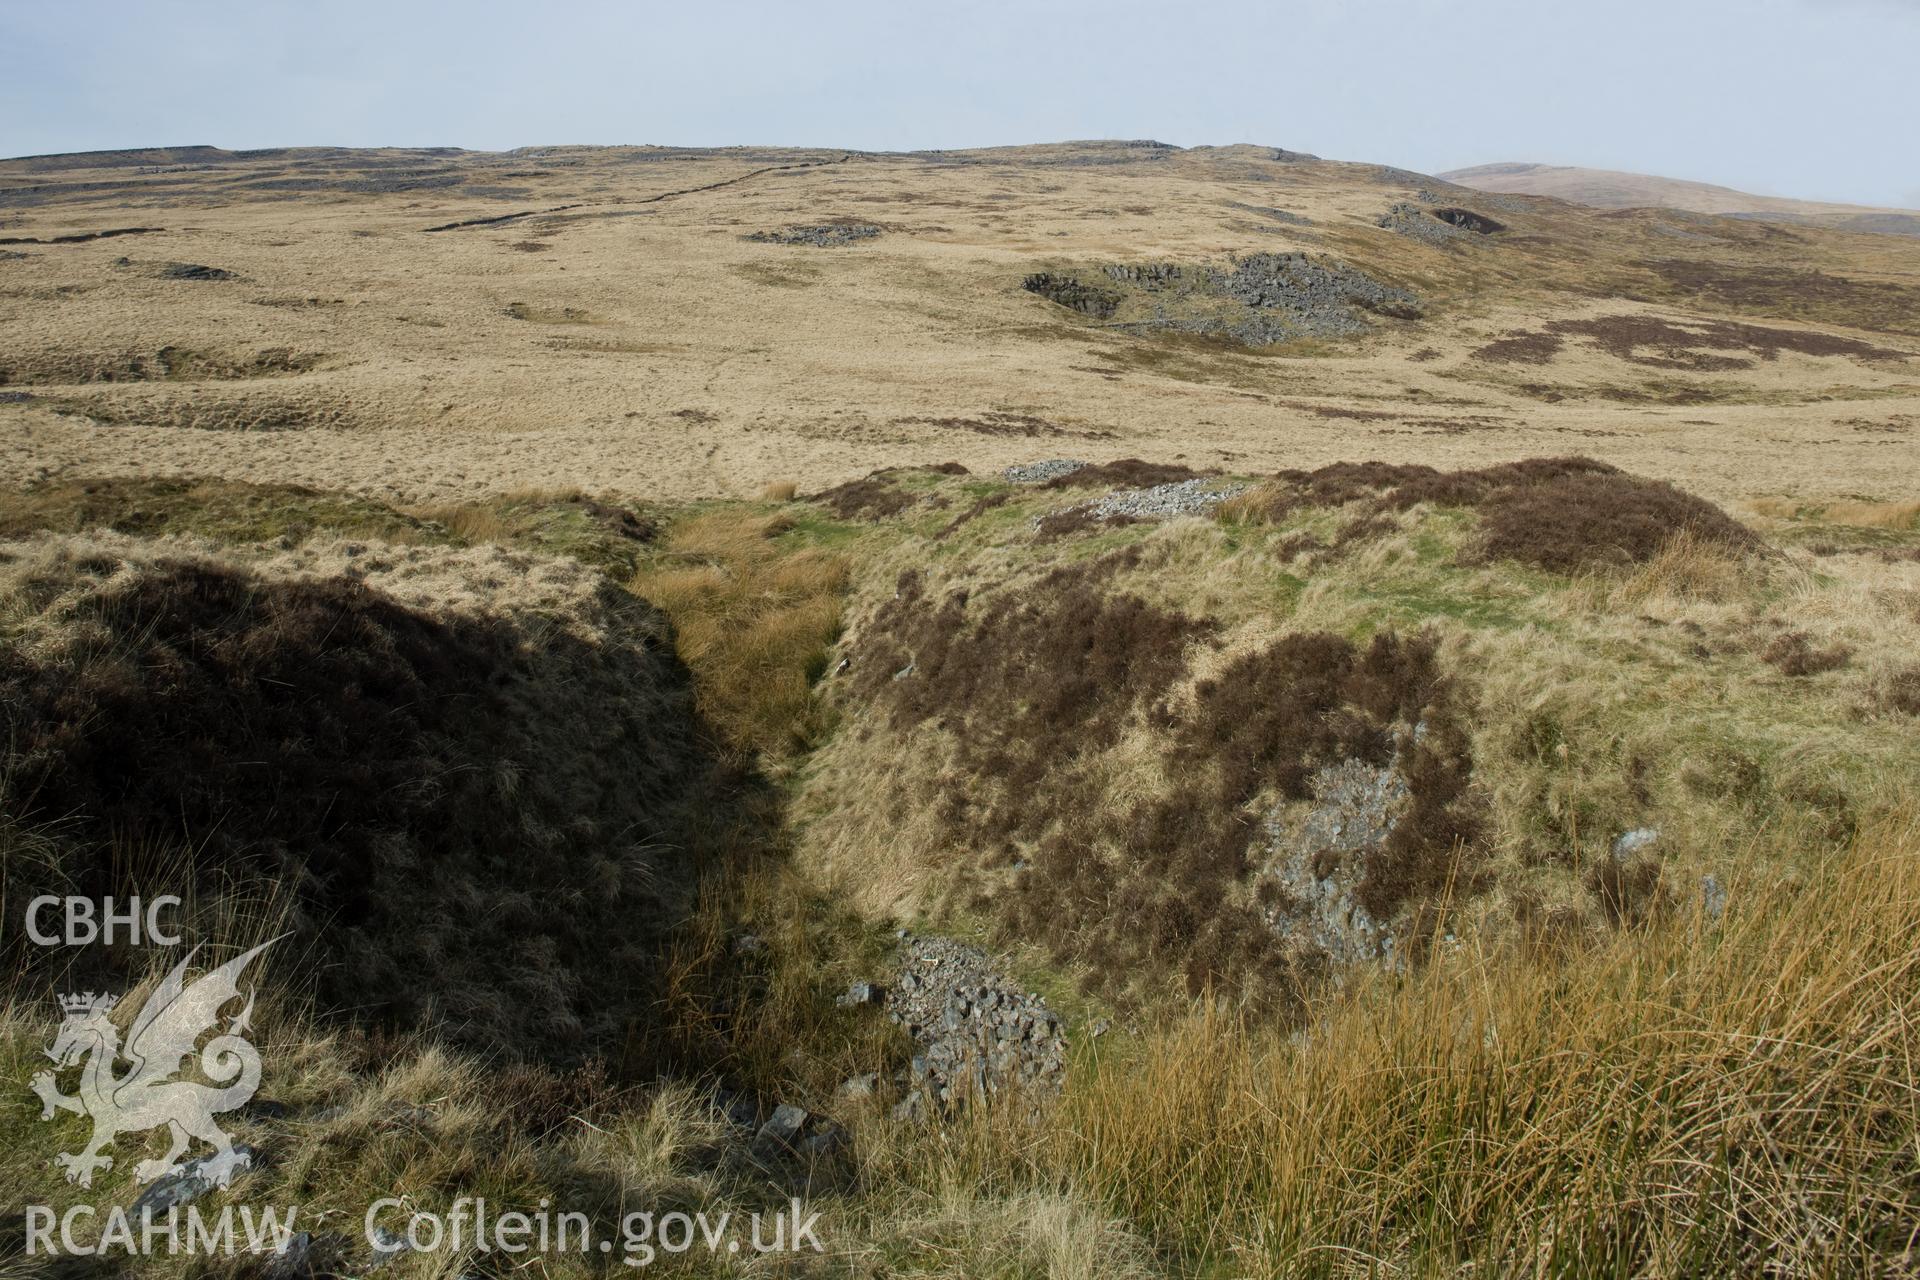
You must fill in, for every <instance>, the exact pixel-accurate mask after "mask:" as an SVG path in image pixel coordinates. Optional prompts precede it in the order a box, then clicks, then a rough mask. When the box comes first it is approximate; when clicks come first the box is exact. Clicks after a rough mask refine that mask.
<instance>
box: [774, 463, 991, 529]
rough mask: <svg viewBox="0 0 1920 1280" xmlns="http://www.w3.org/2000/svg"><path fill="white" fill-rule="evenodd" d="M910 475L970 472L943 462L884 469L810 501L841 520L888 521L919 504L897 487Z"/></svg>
mask: <svg viewBox="0 0 1920 1280" xmlns="http://www.w3.org/2000/svg"><path fill="white" fill-rule="evenodd" d="M910 471H924V472H928V473H931V474H933V475H940V476H964V475H966V474H967V469H966V468H965V467H963V466H961V465H960V464H959V463H957V462H942V463H939V464H937V465H934V466H930V467H882V468H881V469H880V470H878V471H874V472H869V473H868V474H867V475H865V476H863V477H861V478H860V479H858V480H849V481H847V482H846V483H845V484H837V485H835V486H834V487H833V488H831V489H823V490H821V491H820V492H819V493H816V494H813V495H812V496H811V497H809V498H808V499H807V501H809V502H817V503H819V504H820V505H821V506H823V507H826V508H827V509H828V510H830V511H832V512H833V514H834V515H836V516H838V517H839V518H840V519H842V520H885V519H887V518H888V517H890V516H897V515H899V514H900V513H901V512H902V511H905V510H906V509H907V508H908V507H910V506H912V505H913V504H914V503H915V502H917V501H919V495H917V494H914V493H911V492H908V491H907V490H905V489H902V488H900V487H899V486H898V485H897V484H896V483H895V480H896V478H897V477H899V476H902V475H905V474H907V473H908V472H910Z"/></svg>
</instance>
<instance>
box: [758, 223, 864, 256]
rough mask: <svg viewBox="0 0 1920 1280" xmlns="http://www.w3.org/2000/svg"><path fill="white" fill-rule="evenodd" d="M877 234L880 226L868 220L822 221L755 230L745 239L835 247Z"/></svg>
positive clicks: (825, 247)
mask: <svg viewBox="0 0 1920 1280" xmlns="http://www.w3.org/2000/svg"><path fill="white" fill-rule="evenodd" d="M879 234H880V228H879V227H876V226H874V225H873V224H872V223H869V222H858V223H823V224H821V225H818V226H792V227H782V228H781V229H780V230H778V231H755V232H754V233H753V234H751V235H749V236H748V237H747V239H749V240H753V241H756V242H758V243H760V244H808V245H813V246H814V247H815V248H820V249H836V248H839V247H840V246H842V245H849V244H854V243H857V242H858V241H861V240H872V239H874V238H875V237H877V236H878V235H879Z"/></svg>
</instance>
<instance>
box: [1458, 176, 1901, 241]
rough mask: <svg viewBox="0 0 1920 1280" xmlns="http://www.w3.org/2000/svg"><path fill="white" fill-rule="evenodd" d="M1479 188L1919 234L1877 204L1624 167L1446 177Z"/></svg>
mask: <svg viewBox="0 0 1920 1280" xmlns="http://www.w3.org/2000/svg"><path fill="white" fill-rule="evenodd" d="M1439 176H1440V177H1442V178H1445V179H1446V180H1447V181H1448V182H1455V183H1458V184H1459V185H1461V186H1463V187H1472V188H1473V189H1474V190H1475V191H1498V192H1507V193H1511V194H1515V195H1528V196H1552V197H1553V198H1554V199H1556V200H1570V201H1572V202H1573V203H1574V204H1585V205H1592V206H1593V207H1594V208H1597V209H1683V210H1686V211H1688V212H1690V213H1711V214H1718V215H1721V216H1725V217H1730V218H1764V219H1766V220H1768V221H1770V222H1794V223H1804V224H1806V225H1809V226H1816V227H1827V228H1830V229H1832V230H1835V231H1856V232H1877V233H1880V234H1883V235H1903V236H1920V212H1916V211H1914V210H1912V209H1885V208H1880V207H1878V206H1875V205H1861V204H1834V203H1829V202H1826V201H1821V200H1792V199H1786V198H1784V197H1780V196H1757V195H1754V194H1753V193H1752V192H1749V191H1736V190H1734V189H1733V188H1732V187H1719V186H1715V185H1713V184H1712V183H1709V182H1689V181H1687V180H1685V179H1683V178H1660V177H1655V176H1653V175H1651V174H1645V173H1624V172H1622V171H1620V170H1618V169H1587V168H1582V167H1580V166H1579V165H1561V164H1522V163H1503V164H1481V165H1474V166H1472V167H1471V168H1466V169H1450V170H1448V171H1447V172H1445V173H1443V174H1440V175H1439Z"/></svg>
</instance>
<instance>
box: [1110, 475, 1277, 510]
mask: <svg viewBox="0 0 1920 1280" xmlns="http://www.w3.org/2000/svg"><path fill="white" fill-rule="evenodd" d="M1247 487H1248V486H1247V485H1245V484H1242V483H1240V482H1237V481H1232V480H1216V479H1213V478H1210V477H1208V476H1196V477H1194V478H1193V479H1191V480H1180V481H1176V482H1175V483H1173V484H1158V485H1155V486H1154V487H1153V488H1151V489H1123V490H1121V491H1120V492H1118V493H1110V494H1108V495H1107V496H1106V497H1104V498H1101V499H1099V500H1098V501H1095V502H1093V503H1091V504H1089V505H1088V507H1087V510H1088V511H1089V512H1090V513H1091V514H1092V515H1093V516H1094V517H1096V518H1098V519H1105V518H1107V517H1109V516H1126V517H1130V518H1132V519H1135V520H1169V519H1172V518H1173V517H1175V516H1200V515H1206V514H1207V513H1208V512H1210V511H1212V510H1213V509H1214V508H1215V507H1216V506H1218V505H1220V503H1222V502H1224V501H1226V500H1227V499H1228V498H1231V497H1233V496H1234V495H1235V494H1239V493H1245V492H1246V490H1247Z"/></svg>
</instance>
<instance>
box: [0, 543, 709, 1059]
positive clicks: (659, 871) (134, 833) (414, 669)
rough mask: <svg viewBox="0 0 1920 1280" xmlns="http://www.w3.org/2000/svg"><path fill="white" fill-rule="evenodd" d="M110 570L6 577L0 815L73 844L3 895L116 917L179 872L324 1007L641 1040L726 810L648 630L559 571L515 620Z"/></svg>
mask: <svg viewBox="0 0 1920 1280" xmlns="http://www.w3.org/2000/svg"><path fill="white" fill-rule="evenodd" d="M121 545H122V544H118V543H98V544H96V543H84V542H82V543H71V544H68V543H58V542H56V543H49V544H45V545H44V546H42V547H39V548H34V549H30V550H29V551H28V552H27V554H25V555H24V556H19V555H18V554H17V557H16V559H15V560H14V561H13V563H12V564H10V565H9V566H8V567H7V570H6V577H5V579H4V580H0V616H4V617H5V619H6V622H7V624H8V626H9V629H10V630H11V631H13V632H14V634H15V636H16V639H17V643H14V644H10V645H8V646H6V647H5V648H4V649H0V742H4V744H5V748H4V756H3V757H0V778H4V779H5V790H6V808H7V809H8V811H9V812H10V813H11V814H13V815H14V816H16V817H17V818H18V819H19V820H21V821H24V822H51V821H59V822H60V824H61V825H60V832H61V835H62V847H63V853H62V855H61V856H60V857H59V858H58V859H56V860H54V861H53V862H51V863H49V864H47V865H44V866H41V865H38V864H36V866H35V867H34V868H32V869H29V868H26V867H20V868H15V869H14V870H15V872H16V875H15V877H14V882H13V884H12V885H10V886H9V892H10V893H11V892H20V891H23V890H27V889H31V888H35V886H34V885H33V884H31V883H24V882H23V881H30V880H32V879H33V878H34V877H35V876H40V877H42V878H43V883H42V884H41V886H39V889H44V888H46V887H48V886H49V885H51V884H55V883H57V884H60V885H62V886H63V888H62V890H61V891H67V887H70V888H71V890H72V891H77V892H81V893H85V894H89V895H91V896H96V897H97V896H100V895H102V894H108V893H120V892H124V891H125V889H124V884H123V882H122V880H121V877H122V876H123V875H124V874H125V872H124V868H123V866H122V859H123V856H124V851H126V850H128V849H140V848H159V849H189V850H191V857H190V865H191V868H192V871H191V873H190V874H191V880H192V882H191V884H190V885H185V884H183V885H177V886H169V891H170V892H182V893H199V894H203V895H205V896H215V895H218V894H222V893H227V892H233V891H236V887H238V888H239V889H240V890H245V891H250V892H256V893H257V894H258V895H259V896H261V897H265V898H269V899H274V898H288V899H290V900H291V920H290V927H291V929H292V930H293V932H294V933H295V934H296V935H297V937H298V941H297V942H292V943H289V944H288V945H289V946H294V947H296V948H297V950H298V952H301V953H305V954H306V955H308V956H310V957H311V959H312V961H313V962H314V963H315V964H316V967H317V980H316V985H315V992H316V994H317V997H318V999H319V1002H320V1004H321V1006H322V1007H323V1008H325V1009H329V1010H334V1009H337V1010H341V1011H344V1012H347V1013H349V1014H350V1015H352V1016H354V1017H356V1018H359V1019H364V1020H367V1021H370V1022H373V1023H376V1024H385V1025H396V1024H397V1025H401V1026H412V1025H419V1024H439V1025H440V1026H441V1027H442V1029H443V1030H444V1032H445V1034H447V1035H448V1036H450V1037H452V1038H453V1039H455V1040H458V1041H460V1042H463V1043H468V1044H473V1045H476V1046H485V1047H487V1048H489V1049H492V1050H495V1051H506V1052H508V1053H511V1054H526V1055H529V1056H535V1057H542V1056H550V1057H554V1058H560V1059H565V1058H569V1057H575V1056H580V1055H585V1054H588V1053H591V1052H593V1051H595V1050H596V1049H601V1050H606V1049H614V1050H617V1049H618V1048H619V1046H620V1044H621V1037H622V1036H623V1035H626V1034H628V1033H630V1032H631V1030H632V1028H633V1027H635V1026H639V1025H644V1024H645V1023H646V1022H647V1020H648V1019H649V1018H650V1017H651V1016H652V1014H651V1000H652V996H651V994H641V993H642V992H643V990H644V988H645V986H646V985H647V978H646V975H649V974H653V973H655V972H656V971H657V968H658V964H659V960H660V955H659V949H660V948H661V947H662V946H663V945H664V937H665V933H666V930H667V928H668V927H669V926H670V925H671V924H672V922H673V919H674V917H675V914H676V913H677V911H679V910H681V909H682V908H683V905H684V904H676V901H675V895H676V893H678V892H680V890H678V889H677V888H676V887H675V886H676V882H681V881H684V879H685V878H686V876H687V874H688V873H687V870H686V868H685V866H684V865H683V864H684V862H685V861H686V860H687V859H688V857H689V855H688V853H686V852H685V851H686V850H688V849H689V848H690V847H697V846H698V844H699V837H698V836H697V834H696V831H695V819H696V817H699V818H700V820H702V821H704V820H706V819H705V816H704V815H702V814H701V813H700V810H701V808H702V806H703V805H709V804H710V805H712V806H713V807H714V808H715V809H716V810H719V809H723V808H724V803H723V801H722V799H721V798H720V796H719V795H718V794H717V793H715V792H713V791H712V790H710V788H709V778H710V776H711V773H712V766H711V764H710V763H709V761H710V757H709V755H708V753H707V751H706V749H705V746H704V732H703V730H702V729H701V727H700V725H699V723H698V721H697V719H696V716H695V711H694V705H693V696H692V689H691V687H690V684H689V682H688V679H687V676H686V672H685V670H684V668H682V667H681V666H680V664H679V663H678V661H677V660H676V659H675V658H674V657H673V654H672V652H671V649H670V647H669V645H668V643H667V635H666V629H665V627H664V625H663V624H662V622H661V620H660V617H659V615H658V614H657V613H656V612H655V611H654V610H652V609H651V608H649V607H648V606H646V605H645V604H643V603H641V602H639V601H635V600H632V599H631V598H629V597H625V596H623V595H620V594H619V593H616V592H613V591H612V590H611V589H609V588H606V587H604V585H602V586H600V587H598V588H595V587H592V586H591V585H590V584H589V580H588V579H587V578H586V577H585V576H584V572H583V571H579V570H574V569H571V568H569V567H560V566H555V567H551V568H549V570H548V572H550V573H555V574H563V575H570V576H565V577H563V578H562V579H561V580H562V581H563V582H565V583H567V584H569V585H568V586H566V588H565V590H566V591H567V592H570V593H572V594H571V595H565V596H561V597H559V600H560V601H562V603H559V604H556V605H555V606H553V608H552V609H546V608H543V609H540V610H537V611H536V613H537V616H536V617H534V618H529V619H527V621H526V624H525V625H523V624H522V622H520V621H517V620H516V618H515V616H512V615H508V614H506V613H490V612H469V611H465V610H448V611H446V612H444V613H438V612H436V613H435V614H429V613H428V612H426V611H424V610H423V609H420V608H416V607H413V606H410V605H407V604H403V603H400V602H399V601H398V600H397V599H396V598H394V597H392V596H390V595H388V594H385V593H384V592H383V591H382V590H380V589H379V588H377V587H375V586H372V585H369V582H368V580H366V579H362V578H360V577H355V576H348V575H346V574H345V573H344V572H341V571H339V570H336V571H334V572H332V573H324V572H323V573H321V574H320V575H319V576H309V575H307V574H304V573H302V574H300V575H298V576H278V571H277V570H276V571H274V572H267V571H261V570H254V569H249V568H244V567H241V566H239V565H236V564H231V563H225V562H220V561H213V560H207V559H200V558H190V557H185V556H173V557H169V556H167V555H164V554H161V555H152V556H149V555H146V554H144V553H143V554H141V555H139V556H136V557H135V558H131V559H128V558H123V553H122V552H121V551H119V550H117V549H116V548H118V547H119V546H121ZM15 550H16V553H18V552H19V551H20V548H18V547H16V548H15ZM315 554H317V553H315ZM346 554H347V559H346V563H352V564H355V565H357V566H358V567H359V568H360V569H361V570H362V571H363V572H367V573H369V575H370V576H371V575H372V574H377V573H379V572H380V570H379V569H378V568H377V567H375V568H373V569H371V570H369V569H368V566H369V565H370V564H371V563H372V562H375V561H378V560H381V559H384V558H386V557H388V556H389V554H391V555H392V556H393V557H396V558H399V557H405V558H408V559H409V563H411V564H413V565H415V566H419V567H426V568H430V567H432V566H436V565H441V566H444V565H448V564H452V565H454V566H456V569H455V570H453V571H455V572H467V570H460V569H458V568H457V566H462V565H464V566H470V577H471V582H472V583H474V584H485V583H490V582H491V583H497V582H498V581H500V580H501V577H502V575H509V576H510V575H511V573H512V571H513V570H514V569H515V567H516V564H517V566H518V568H519V569H520V570H522V571H523V572H524V571H525V570H526V569H527V568H528V567H529V566H528V565H527V564H526V563H525V562H524V561H519V562H515V561H512V560H509V559H507V558H505V557H503V556H501V554H500V553H498V552H491V551H488V552H446V551H427V550H421V549H409V550H407V551H405V552H401V551H399V550H397V549H392V548H384V549H378V550H374V549H367V548H366V547H365V545H364V544H360V549H359V550H358V551H357V552H349V553H346ZM342 567H344V565H343V566H342ZM412 581H418V579H414V580H412ZM568 600H570V601H571V604H567V603H564V602H565V601H568ZM561 609H572V610H580V611H585V612H581V613H578V614H577V615H575V616H571V617H561V616H556V612H555V610H561ZM589 613H591V614H593V615H594V622H593V623H592V624H591V625H590V626H588V627H587V628H585V629H582V630H576V629H575V628H574V627H573V626H572V625H569V623H570V622H577V621H579V620H580V619H581V618H584V617H586V616H588V614H589ZM596 629H597V630H598V636H597V638H596V636H595V630H596ZM590 708H591V714H590V713H589V709H590ZM703 797H704V799H703ZM47 877H50V878H51V879H45V878H47ZM248 886H252V887H253V888H252V889H251V890H247V887H248ZM36 891H39V890H38V889H37V890H36ZM478 920H485V921H487V922H488V924H489V927H488V928H487V929H484V930H482V929H476V928H475V927H474V923H475V921H478ZM100 963H114V961H112V960H111V958H108V959H105V960H102V961H101V962H100Z"/></svg>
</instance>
